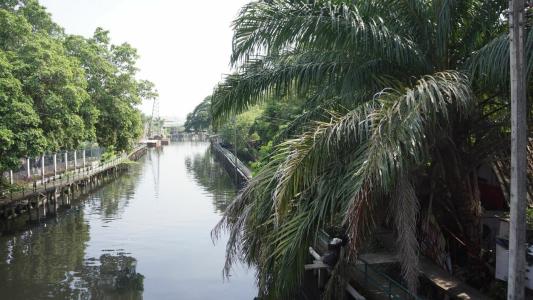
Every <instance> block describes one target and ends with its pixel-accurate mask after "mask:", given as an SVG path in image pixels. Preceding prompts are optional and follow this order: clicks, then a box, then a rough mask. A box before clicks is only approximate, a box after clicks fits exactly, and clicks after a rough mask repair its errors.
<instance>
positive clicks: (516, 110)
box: [507, 0, 527, 300]
mask: <svg viewBox="0 0 533 300" xmlns="http://www.w3.org/2000/svg"><path fill="white" fill-rule="evenodd" d="M524 4H525V3H524V0H509V27H510V54H511V55H510V56H511V57H510V66H511V188H510V190H511V204H510V206H511V222H510V226H509V277H508V282H507V284H508V286H507V299H509V300H518V299H524V297H525V295H524V294H525V292H524V288H525V276H526V272H525V271H526V270H525V268H526V261H525V257H526V253H525V252H526V172H527V169H526V168H527V160H526V159H527V157H526V155H527V152H526V151H527V123H526V108H527V107H526V88H525V87H526V80H525V79H526V76H525V67H526V66H525V59H524Z"/></svg>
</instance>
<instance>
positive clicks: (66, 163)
mask: <svg viewBox="0 0 533 300" xmlns="http://www.w3.org/2000/svg"><path fill="white" fill-rule="evenodd" d="M67 171H68V151H65V172H67Z"/></svg>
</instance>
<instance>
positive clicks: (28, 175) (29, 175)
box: [26, 157, 31, 179]
mask: <svg viewBox="0 0 533 300" xmlns="http://www.w3.org/2000/svg"><path fill="white" fill-rule="evenodd" d="M30 164H31V163H30V158H29V157H28V158H26V169H27V170H26V171H27V172H26V175H27V177H28V179H31V166H30Z"/></svg>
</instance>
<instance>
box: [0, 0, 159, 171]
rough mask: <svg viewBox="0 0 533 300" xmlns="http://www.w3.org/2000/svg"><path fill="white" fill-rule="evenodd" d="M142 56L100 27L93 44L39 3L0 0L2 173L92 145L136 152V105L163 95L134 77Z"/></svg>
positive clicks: (138, 118)
mask: <svg viewBox="0 0 533 300" xmlns="http://www.w3.org/2000/svg"><path fill="white" fill-rule="evenodd" d="M137 59H138V55H137V51H136V50H135V49H134V48H133V47H132V46H131V45H129V44H127V43H124V44H121V45H112V44H111V43H110V39H109V33H108V32H107V31H105V30H103V29H101V28H98V29H97V30H96V32H95V34H94V37H93V38H90V39H85V38H83V37H80V36H68V35H65V33H64V32H63V29H62V28H61V27H60V26H59V25H57V24H56V23H54V22H53V20H52V18H51V16H50V14H49V13H48V12H47V11H46V9H45V8H44V7H42V6H41V5H40V4H39V3H38V1H36V0H0V67H1V68H0V80H1V82H0V86H1V88H2V89H1V90H0V99H1V101H2V107H1V108H0V116H1V117H2V120H0V131H1V134H0V137H1V140H2V144H1V146H0V148H1V150H0V154H1V155H2V156H1V157H0V172H1V171H4V170H6V169H8V168H12V167H15V166H16V165H17V160H18V159H19V158H21V157H25V156H28V155H38V154H42V153H44V152H45V151H57V150H60V149H74V148H77V147H79V146H80V145H81V144H83V143H86V142H89V143H90V142H94V141H97V142H98V143H99V144H100V145H101V146H106V147H111V146H114V147H115V149H117V150H119V151H121V150H125V149H128V148H129V147H131V146H132V144H133V143H135V142H136V141H137V140H138V138H139V137H140V135H141V134H142V130H143V124H142V120H141V115H140V112H139V110H138V109H137V105H138V104H140V103H141V101H142V99H152V98H154V97H157V92H156V91H155V87H154V85H153V83H151V82H149V81H144V80H137V79H136V75H137V68H136V66H135V63H136V60H137ZM29 141H32V143H29Z"/></svg>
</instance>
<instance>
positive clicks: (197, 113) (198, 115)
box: [185, 97, 211, 132]
mask: <svg viewBox="0 0 533 300" xmlns="http://www.w3.org/2000/svg"><path fill="white" fill-rule="evenodd" d="M210 110H211V97H206V98H205V99H204V100H203V101H202V102H201V103H200V104H199V105H198V106H196V107H195V108H194V111H193V112H191V113H189V114H188V115H187V120H186V121H185V131H188V132H191V131H201V130H208V129H209V128H210V126H211V111H210Z"/></svg>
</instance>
